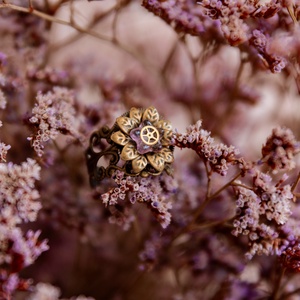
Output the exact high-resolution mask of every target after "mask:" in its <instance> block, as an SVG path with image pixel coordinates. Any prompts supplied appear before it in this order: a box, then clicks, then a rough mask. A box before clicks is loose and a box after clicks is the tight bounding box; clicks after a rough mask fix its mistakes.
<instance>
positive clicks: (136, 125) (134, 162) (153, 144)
mask: <svg viewBox="0 0 300 300" xmlns="http://www.w3.org/2000/svg"><path fill="white" fill-rule="evenodd" d="M171 138H172V126H171V124H170V122H168V121H166V120H163V119H162V118H161V116H160V115H159V114H158V111H157V110H156V108H155V107H153V106H150V107H148V108H146V109H142V108H135V107H133V108H131V109H130V111H128V112H126V113H125V114H123V115H122V116H120V117H118V118H117V119H116V122H115V124H114V125H113V127H112V128H109V127H108V126H104V127H102V128H100V129H99V130H98V131H96V132H94V133H93V134H92V135H91V137H90V145H89V147H88V149H87V150H86V153H85V154H86V162H87V167H88V172H89V176H90V183H91V185H92V186H93V187H94V186H97V185H98V184H100V182H101V180H102V179H104V178H105V177H111V176H112V174H113V173H114V171H115V170H121V171H123V172H124V173H125V174H126V175H129V176H142V177H147V176H149V175H154V176H157V175H160V174H161V173H162V172H163V171H164V170H165V171H166V172H167V173H168V174H171V167H170V165H171V163H172V162H173V160H174V157H173V146H172V145H171ZM103 140H106V142H107V143H108V145H109V146H108V148H105V146H104V141H103ZM103 156H110V160H109V165H108V167H106V168H105V167H104V166H98V163H99V160H100V158H101V157H103Z"/></svg>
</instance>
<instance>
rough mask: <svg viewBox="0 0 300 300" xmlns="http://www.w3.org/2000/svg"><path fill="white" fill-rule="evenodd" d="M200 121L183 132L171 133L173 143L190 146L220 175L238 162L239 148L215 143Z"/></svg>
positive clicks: (185, 146)
mask: <svg viewBox="0 0 300 300" xmlns="http://www.w3.org/2000/svg"><path fill="white" fill-rule="evenodd" d="M201 125H202V122H201V121H198V122H197V123H196V124H195V125H191V126H189V127H188V128H187V129H186V133H185V134H181V133H178V132H175V133H174V135H173V144H174V146H176V147H179V148H190V149H192V150H194V151H195V152H196V153H197V154H198V155H199V157H200V158H201V159H202V160H203V161H205V162H206V163H208V164H209V166H210V168H211V170H212V171H213V172H216V173H218V174H220V175H222V176H225V175H226V174H227V172H228V169H229V166H230V165H235V164H237V163H238V162H239V159H238V157H237V155H238V154H239V150H238V149H236V148H235V147H233V146H229V147H228V146H226V145H224V144H222V143H216V142H215V140H214V138H212V137H211V136H210V132H208V131H207V130H205V129H202V128H201Z"/></svg>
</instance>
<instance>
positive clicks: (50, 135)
mask: <svg viewBox="0 0 300 300" xmlns="http://www.w3.org/2000/svg"><path fill="white" fill-rule="evenodd" d="M36 100H37V103H36V104H35V106H34V108H33V109H32V116H31V117H30V118H29V122H30V123H31V124H32V125H33V128H34V134H33V135H32V136H31V137H29V138H28V139H29V140H30V141H31V142H32V146H33V149H34V150H35V152H36V153H37V155H38V156H42V155H43V153H44V150H43V149H44V143H46V142H48V141H49V140H55V139H56V138H57V137H58V135H59V134H65V135H69V136H71V137H72V138H73V139H81V138H82V136H81V134H80V132H79V124H78V120H77V119H76V115H75V113H76V111H75V108H74V103H75V100H74V95H73V93H72V91H70V90H68V89H66V88H60V87H54V88H53V91H50V92H48V93H46V94H42V93H38V95H37V98H36Z"/></svg>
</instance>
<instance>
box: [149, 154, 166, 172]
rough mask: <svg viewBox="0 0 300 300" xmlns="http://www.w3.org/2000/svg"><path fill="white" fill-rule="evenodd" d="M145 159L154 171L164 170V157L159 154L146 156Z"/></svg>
mask: <svg viewBox="0 0 300 300" xmlns="http://www.w3.org/2000/svg"><path fill="white" fill-rule="evenodd" d="M147 159H148V161H149V163H150V164H151V166H152V167H153V168H154V169H155V170H157V171H159V172H161V171H163V169H164V168H165V160H164V156H163V155H161V154H160V153H152V154H147Z"/></svg>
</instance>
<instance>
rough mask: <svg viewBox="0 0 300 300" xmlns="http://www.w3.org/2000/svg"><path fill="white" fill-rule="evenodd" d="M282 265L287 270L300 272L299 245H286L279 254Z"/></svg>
mask: <svg viewBox="0 0 300 300" xmlns="http://www.w3.org/2000/svg"><path fill="white" fill-rule="evenodd" d="M281 261H282V265H283V266H284V267H286V268H287V269H288V270H289V271H292V272H300V245H299V243H297V244H296V245H293V246H291V247H288V248H287V249H286V250H285V251H284V253H283V255H282V256H281Z"/></svg>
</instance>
